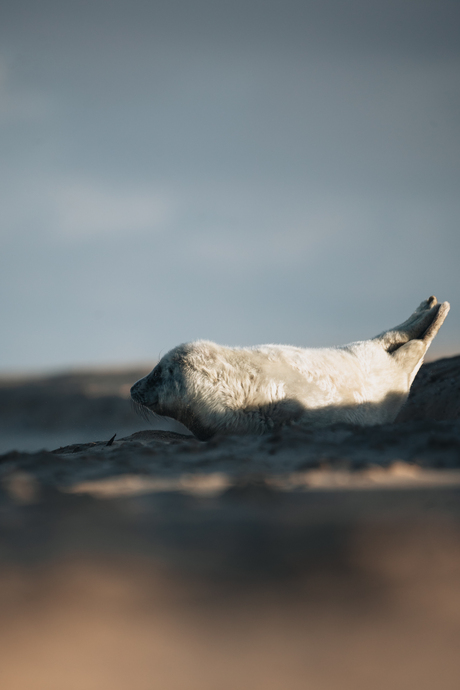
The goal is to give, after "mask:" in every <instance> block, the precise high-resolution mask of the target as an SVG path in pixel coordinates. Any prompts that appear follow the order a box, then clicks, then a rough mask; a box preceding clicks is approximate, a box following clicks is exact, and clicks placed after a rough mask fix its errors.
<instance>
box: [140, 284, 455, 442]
mask: <svg viewBox="0 0 460 690" xmlns="http://www.w3.org/2000/svg"><path fill="white" fill-rule="evenodd" d="M449 308H450V306H449V303H448V302H444V303H442V304H438V302H437V299H436V297H429V298H428V299H427V300H424V301H423V302H422V303H421V304H420V306H419V307H418V308H417V309H416V310H415V311H414V313H413V314H412V316H410V317H409V318H408V319H407V321H404V323H402V324H401V325H399V326H396V327H395V328H391V329H390V330H387V331H384V332H383V333H380V334H379V335H377V336H376V337H375V338H372V339H371V340H364V341H359V342H354V343H350V344H349V345H344V346H342V347H330V348H300V347H292V346H290V345H260V346H257V347H241V348H239V347H224V346H221V345H216V344H215V343H212V342H208V341H203V340H199V341H197V342H192V343H185V344H182V345H178V346H177V347H175V348H174V349H172V350H171V351H170V352H168V353H167V354H166V355H164V357H162V358H161V360H160V362H159V363H158V364H157V365H156V367H155V368H154V369H153V370H152V371H151V372H150V374H148V375H147V376H145V377H144V378H142V379H140V380H139V381H137V383H135V384H134V385H133V387H132V388H131V397H132V399H133V401H134V402H135V403H137V404H138V405H141V406H143V407H146V408H148V409H149V410H151V411H153V412H154V413H156V414H159V415H165V416H167V417H172V418H173V419H176V420H177V421H179V422H181V423H182V424H184V425H185V426H186V427H187V428H188V429H190V431H192V433H193V434H195V436H196V437H197V438H199V439H200V440H207V439H209V438H211V436H213V435H214V434H216V433H221V434H248V433H258V434H260V433H264V432H267V431H270V430H273V429H275V428H277V427H280V426H282V425H285V424H302V425H308V426H309V427H312V428H317V427H324V426H328V425H330V424H335V423H337V422H345V423H349V424H358V425H361V426H370V425H374V424H384V423H388V422H392V421H394V419H395V418H396V416H397V414H398V412H399V410H400V409H401V407H402V405H403V404H404V402H405V401H406V399H407V396H408V394H409V390H410V387H411V385H412V382H413V380H414V378H415V375H416V373H417V371H418V370H419V368H420V366H421V364H422V362H423V357H424V355H425V353H426V351H427V349H428V347H429V345H430V343H431V341H432V340H433V338H434V337H435V335H436V333H437V332H438V330H439V329H440V327H441V325H442V323H443V321H444V319H445V318H446V316H447V313H448V311H449Z"/></svg>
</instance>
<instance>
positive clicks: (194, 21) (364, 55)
mask: <svg viewBox="0 0 460 690" xmlns="http://www.w3.org/2000/svg"><path fill="white" fill-rule="evenodd" d="M0 16H1V17H2V20H1V22H0V46H1V48H0V152H1V155H0V179H1V190H2V191H1V192H0V194H1V197H2V201H1V203H2V216H1V220H0V286H1V288H0V289H1V294H2V300H1V301H0V320H1V324H2V338H1V345H0V375H5V374H9V373H11V374H13V375H14V374H16V373H22V372H25V373H31V374H32V373H38V372H49V373H52V372H59V371H66V370H74V369H81V368H88V367H90V368H95V367H109V368H110V367H113V366H115V367H127V366H137V365H139V363H142V364H144V363H149V362H152V363H153V362H155V361H156V360H157V359H158V357H159V355H160V354H161V353H165V352H167V351H168V350H169V349H170V348H172V347H174V346H175V345H177V344H179V343H181V342H186V341H190V340H196V339H209V340H214V341H217V342H219V343H221V344H226V345H241V346H247V345H256V344H259V343H264V342H277V343H286V344H292V345H298V346H304V347H309V346H311V347H319V346H333V345H342V344H345V343H347V342H351V341H354V340H362V339H367V338H370V337H373V336H374V335H376V334H377V333H379V332H380V331H382V330H384V329H385V328H389V327H391V326H394V325H396V324H398V323H401V322H402V321H404V320H405V319H406V318H407V317H408V316H409V315H410V314H411V313H412V311H413V310H414V309H415V307H416V306H417V305H418V304H419V303H420V301H421V300H422V299H425V298H426V297H428V296H429V295H431V294H435V295H436V297H437V298H438V299H439V301H444V300H447V301H449V302H450V303H451V307H452V309H451V312H450V314H449V316H448V318H447V320H446V323H445V324H444V326H443V328H442V329H441V331H440V333H439V334H438V336H437V338H436V340H435V341H434V343H433V345H432V346H431V348H430V350H429V359H436V358H438V357H442V356H448V355H453V354H457V353H458V352H460V317H459V313H460V312H459V310H458V309H457V297H459V298H460V290H459V287H460V282H459V271H458V257H459V250H460V232H459V219H460V197H459V193H458V188H459V180H460V175H459V173H460V155H459V154H460V42H459V41H458V35H459V28H460V5H459V4H458V2H454V1H453V0H440V1H438V2H434V0H426V1H424V2H415V0H398V1H396V0H389V2H387V3H380V2H377V0H367V1H366V2H365V1H364V0H352V1H351V2H349V3H340V2H338V1H337V0H323V1H322V2H321V3H320V2H312V1H308V0H307V1H305V0H304V1H303V2H299V1H298V0H285V1H284V2H283V3H281V2H280V1H278V0H274V1H273V2H270V3H262V2H260V1H259V0H246V2H244V3H243V2H240V0H235V2H233V3H231V4H230V3H223V2H221V1H220V0H214V2H211V0H196V1H195V2H193V3H190V2H185V0H168V2H166V0H161V1H157V2H153V3H151V4H148V3H144V2H143V1H142V0H133V1H132V2H130V3H128V2H126V0H116V1H115V2H111V3H108V2H106V1H104V0H93V1H92V2H91V3H86V2H82V3H77V4H70V3H62V2H61V3H58V2H57V0H49V1H47V2H46V3H41V4H40V5H37V4H36V3H33V2H31V0H25V1H24V2H23V3H21V4H20V5H18V4H14V3H9V4H7V5H6V6H4V7H3V8H2V10H1V14H0Z"/></svg>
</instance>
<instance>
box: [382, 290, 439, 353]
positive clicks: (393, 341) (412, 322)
mask: <svg viewBox="0 0 460 690" xmlns="http://www.w3.org/2000/svg"><path fill="white" fill-rule="evenodd" d="M449 309H450V305H449V303H448V302H443V303H442V304H438V300H437V299H436V297H433V296H432V297H429V298H428V299H427V300H424V301H423V302H422V303H421V304H420V305H419V306H418V307H417V309H416V310H415V311H414V313H413V314H412V315H411V316H410V317H409V318H408V319H407V321H404V323H402V324H400V325H399V326H396V327H395V328H391V329H390V330H388V331H384V332H383V333H380V334H379V335H378V336H376V338H374V340H379V341H380V343H381V344H382V346H383V348H384V349H385V350H386V351H387V352H390V353H392V352H395V351H396V350H397V349H398V348H400V347H402V346H403V345H404V344H405V343H407V342H409V341H411V340H421V341H423V342H424V343H425V351H426V350H427V349H428V347H429V345H430V343H431V341H432V340H433V338H434V336H435V335H436V333H437V332H438V331H439V329H440V328H441V326H442V324H443V321H444V319H445V318H446V316H447V313H448V311H449Z"/></svg>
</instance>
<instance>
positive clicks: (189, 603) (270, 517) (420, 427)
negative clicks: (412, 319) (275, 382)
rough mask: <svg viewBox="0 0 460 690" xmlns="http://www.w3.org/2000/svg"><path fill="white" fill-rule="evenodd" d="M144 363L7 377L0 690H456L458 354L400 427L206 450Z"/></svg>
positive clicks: (422, 382)
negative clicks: (140, 396)
mask: <svg viewBox="0 0 460 690" xmlns="http://www.w3.org/2000/svg"><path fill="white" fill-rule="evenodd" d="M142 373H143V372H142V371H141V370H131V371H127V372H120V371H118V372H102V373H101V372H99V373H96V372H86V373H84V374H78V373H74V374H72V375H68V376H64V375H62V376H56V377H51V378H50V377H48V378H46V377H45V378H42V379H35V380H33V381H30V380H15V381H12V380H9V381H6V380H3V381H2V382H1V385H0V410H1V412H2V419H3V424H4V425H5V426H4V427H3V432H2V433H3V443H4V445H3V448H4V450H6V451H7V452H5V453H4V454H3V455H1V456H0V480H1V487H2V488H1V491H0V566H1V567H0V616H1V620H2V626H1V629H0V650H1V651H0V687H2V688H7V689H8V690H23V689H26V688H27V690H29V689H30V688H33V689H34V690H35V689H41V688H43V690H45V689H46V690H55V689H56V690H62V689H65V690H67V689H69V690H73V689H74V688H75V690H76V689H77V688H78V689H79V690H80V689H81V688H85V690H86V689H90V690H91V689H92V688H95V689H96V688H97V689H98V690H101V689H102V690H104V689H105V688H107V689H109V688H110V690H118V689H120V690H121V689H122V688H123V689H125V688H127V687H129V688H134V689H135V690H137V689H139V690H141V689H142V690H144V688H145V690H147V689H148V690H150V689H151V688H161V689H162V690H163V689H164V690H169V689H174V690H176V688H177V690H179V689H182V688H187V690H188V689H189V688H190V689H195V688H197V690H198V689H199V690H208V689H209V690H216V689H218V690H221V689H222V690H227V689H228V690H230V689H231V690H234V689H235V688H238V689H239V688H251V690H259V688H260V689H261V690H262V688H263V689H264V690H272V689H278V688H280V689H281V688H282V689H283V690H284V688H289V690H297V689H299V690H300V689H302V690H304V689H305V688H315V690H316V688H318V689H319V690H335V689H340V690H348V689H350V690H351V689H353V690H361V689H362V690H368V689H369V688H372V689H373V690H380V689H382V690H384V689H385V690H386V689H387V688H390V687H391V688H392V690H393V688H396V689H397V690H399V689H403V688H404V689H405V688H408V689H411V690H412V689H413V688H417V690H425V689H426V690H432V689H433V688H436V689H437V690H438V689H441V690H444V689H446V690H451V689H452V690H454V688H455V690H456V688H458V678H459V677H460V656H459V654H458V649H459V644H460V500H459V499H460V357H454V358H449V359H444V360H439V361H437V362H433V363H430V364H427V365H424V367H423V368H422V369H421V371H420V372H419V375H418V377H417V379H416V381H415V383H414V386H413V390H412V393H411V397H410V399H409V401H408V403H407V405H406V407H405V408H404V410H403V411H402V413H401V414H400V416H399V418H398V420H397V421H396V423H395V424H392V425H386V426H382V427H375V428H368V429H360V428H355V427H349V426H346V425H340V426H337V427H333V428H331V429H328V430H323V431H316V432H312V431H308V430H306V429H300V428H289V429H284V430H281V431H280V432H276V433H273V434H269V435H267V436H263V437H230V438H224V437H220V438H215V439H213V440H212V441H210V442H208V443H201V442H199V441H197V440H196V439H194V438H192V437H190V436H187V435H185V434H184V433H179V431H182V432H184V431H185V430H183V429H181V430H179V429H178V427H175V426H174V425H172V424H167V425H165V427H166V428H165V429H164V430H160V429H158V428H156V429H155V428H152V427H149V426H148V425H147V424H146V422H145V421H143V420H139V419H138V418H136V417H135V416H134V414H133V412H132V410H131V409H130V406H129V402H128V400H127V391H128V390H129V385H130V383H132V381H133V380H135V379H136V378H139V375H142ZM5 427H6V430H5ZM40 434H41V436H40ZM114 434H117V435H116V437H115V439H113V440H111V439H112V438H113V436H114ZM8 435H9V436H8ZM34 435H35V437H34ZM37 435H38V436H39V440H38V443H39V442H40V440H43V441H44V442H45V443H44V446H45V447H46V448H47V449H46V450H44V449H40V446H37V445H35V446H34V445H33V443H34V438H35V443H37ZM59 435H61V436H60V437H61V438H65V439H68V441H69V442H67V441H66V442H65V443H63V444H62V447H58V446H59V443H57V444H56V445H55V446H54V447H53V439H58V438H59ZM1 437H2V436H1V434H0V438H1ZM21 437H22V438H23V439H25V440H23V444H24V443H26V442H27V443H29V442H30V446H29V447H30V448H31V450H32V452H30V451H29V452H27V451H26V449H25V448H23V449H21V447H20V445H19V444H17V446H16V448H12V447H10V446H8V444H10V443H11V439H14V438H21ZM27 439H28V440H27Z"/></svg>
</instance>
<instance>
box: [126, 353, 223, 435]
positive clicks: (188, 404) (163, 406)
mask: <svg viewBox="0 0 460 690" xmlns="http://www.w3.org/2000/svg"><path fill="white" fill-rule="evenodd" d="M217 347H218V346H215V345H214V344H213V343H208V342H205V341H200V342H197V343H186V344H183V345H179V346H178V347H175V348H174V349H173V350H171V351H170V352H168V353H167V354H166V355H164V356H163V357H162V358H161V360H160V361H159V362H158V364H157V365H156V367H154V369H153V370H152V371H151V372H150V374H148V375H147V376H145V377H144V378H142V379H140V380H139V381H137V382H136V383H135V384H134V385H133V387H132V388H131V398H132V399H133V400H134V402H135V403H137V404H140V405H142V406H143V407H147V408H148V409H149V410H151V411H152V412H154V413H156V414H159V415H162V416H166V417H171V418H172V419H176V420H177V421H179V422H181V423H182V424H184V426H186V427H187V428H188V429H190V431H192V433H193V434H195V436H196V437H197V438H199V439H200V440H203V441H204V440H207V439H208V438H210V437H211V436H212V435H213V434H214V433H215V429H213V430H212V427H211V426H210V425H209V421H210V418H209V417H210V415H209V409H208V407H209V404H211V406H212V387H213V380H215V375H216V369H215V363H216V354H217V353H216V349H217ZM216 411H217V410H216Z"/></svg>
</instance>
